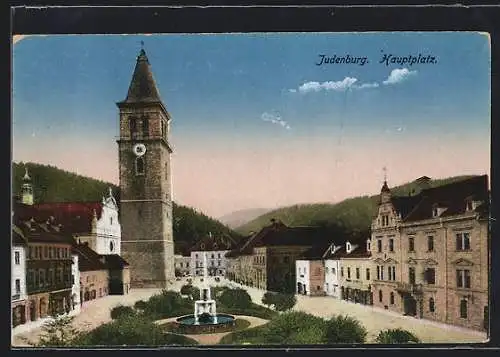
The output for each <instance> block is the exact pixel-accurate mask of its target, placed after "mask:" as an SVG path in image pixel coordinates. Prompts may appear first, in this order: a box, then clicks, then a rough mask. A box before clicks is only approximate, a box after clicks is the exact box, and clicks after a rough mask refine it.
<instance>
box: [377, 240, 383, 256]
mask: <svg viewBox="0 0 500 357" xmlns="http://www.w3.org/2000/svg"><path fill="white" fill-rule="evenodd" d="M377 251H378V252H379V253H382V240H381V239H378V240H377Z"/></svg>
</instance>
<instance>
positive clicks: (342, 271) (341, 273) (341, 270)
mask: <svg viewBox="0 0 500 357" xmlns="http://www.w3.org/2000/svg"><path fill="white" fill-rule="evenodd" d="M340 276H341V277H344V267H341V268H340Z"/></svg>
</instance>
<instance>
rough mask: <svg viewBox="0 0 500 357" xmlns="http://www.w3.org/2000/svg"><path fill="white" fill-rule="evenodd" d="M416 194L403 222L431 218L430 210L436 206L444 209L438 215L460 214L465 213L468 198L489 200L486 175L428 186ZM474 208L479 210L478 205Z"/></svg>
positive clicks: (482, 200)
mask: <svg viewBox="0 0 500 357" xmlns="http://www.w3.org/2000/svg"><path fill="white" fill-rule="evenodd" d="M417 196H418V197H419V199H418V203H416V204H415V206H414V207H413V209H412V210H411V212H409V213H408V215H407V216H406V217H405V216H403V220H404V221H405V222H413V221H419V220H425V219H430V218H432V217H433V216H432V211H433V208H434V207H436V206H438V207H442V208H445V209H446V210H445V211H444V212H443V213H442V214H441V216H440V217H450V216H455V215H460V214H463V213H465V211H466V201H467V200H468V199H471V200H474V201H480V202H488V201H489V198H488V176H487V175H483V176H475V177H472V178H469V179H465V180H462V181H457V182H452V183H450V184H447V185H443V186H439V187H434V188H428V189H425V190H423V191H421V192H420V193H419V194H418V195H417ZM483 208H484V207H483ZM476 209H477V212H480V211H481V210H480V208H479V207H477V208H476Z"/></svg>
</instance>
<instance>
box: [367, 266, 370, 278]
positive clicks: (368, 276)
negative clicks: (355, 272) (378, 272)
mask: <svg viewBox="0 0 500 357" xmlns="http://www.w3.org/2000/svg"><path fill="white" fill-rule="evenodd" d="M366 280H370V269H368V268H367V269H366Z"/></svg>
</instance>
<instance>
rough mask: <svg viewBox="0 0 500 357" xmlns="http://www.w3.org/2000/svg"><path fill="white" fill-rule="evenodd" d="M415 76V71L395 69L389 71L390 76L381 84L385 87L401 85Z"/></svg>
mask: <svg viewBox="0 0 500 357" xmlns="http://www.w3.org/2000/svg"><path fill="white" fill-rule="evenodd" d="M416 74H417V71H410V70H409V69H408V68H396V69H393V70H392V71H391V74H389V77H387V79H386V80H385V81H384V82H383V83H384V84H386V85H388V84H396V83H401V82H403V81H405V80H406V79H408V78H409V77H411V76H414V75H416Z"/></svg>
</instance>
